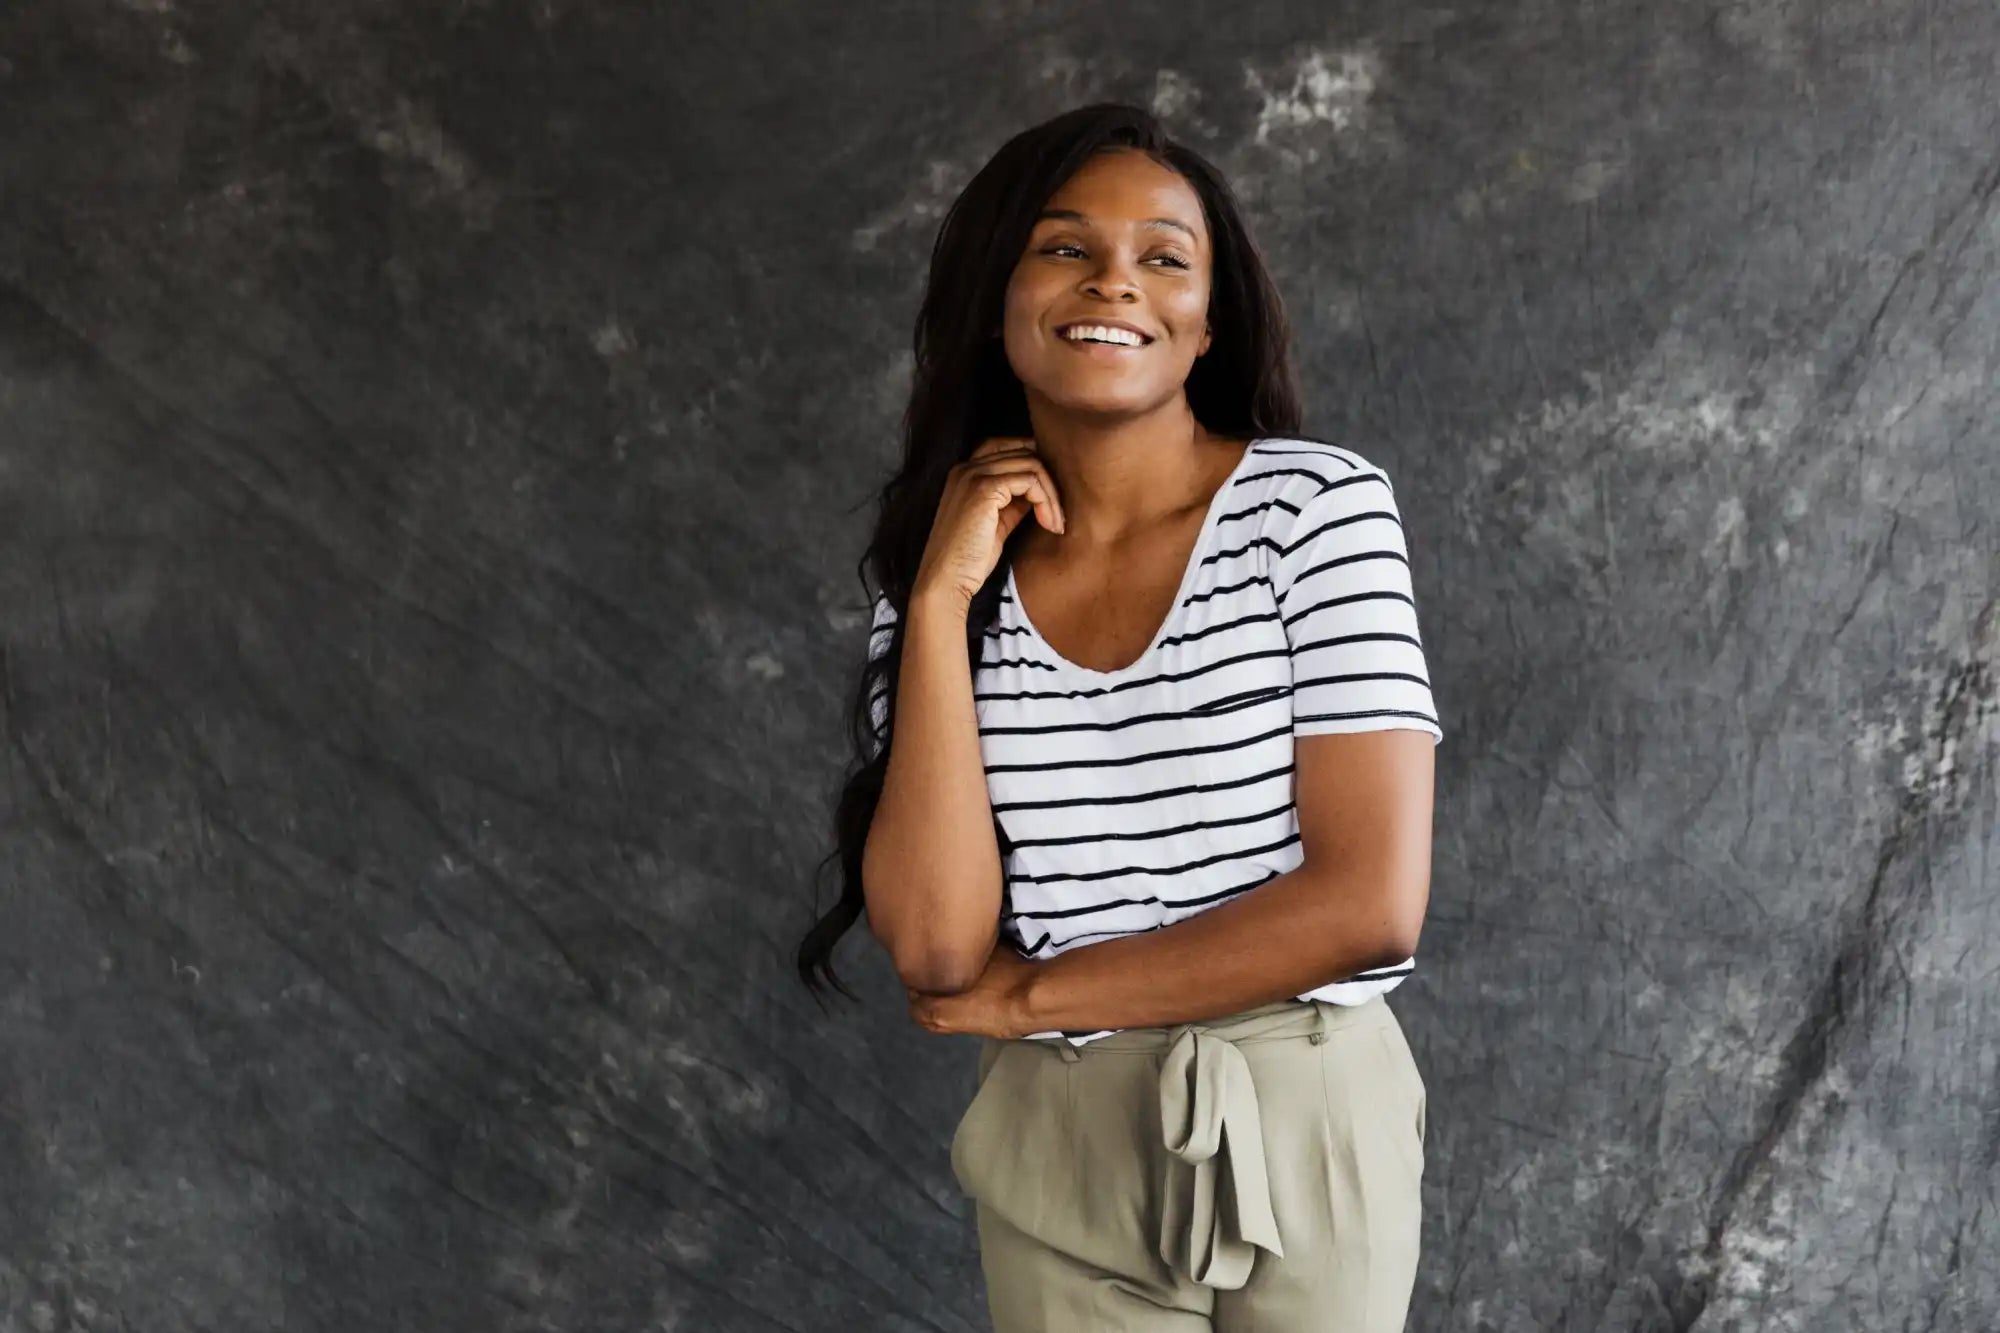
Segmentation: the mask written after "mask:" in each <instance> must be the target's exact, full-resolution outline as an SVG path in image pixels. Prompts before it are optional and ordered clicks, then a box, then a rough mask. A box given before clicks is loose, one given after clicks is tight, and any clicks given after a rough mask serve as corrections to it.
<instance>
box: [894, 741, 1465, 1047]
mask: <svg viewBox="0 0 2000 1333" xmlns="http://www.w3.org/2000/svg"><path fill="white" fill-rule="evenodd" d="M1433 745H1434V740H1433V738H1432V736H1431V734H1430V733H1429V732H1427V731H1421V730H1417V729H1415V728H1395V729H1389V730H1378V731H1360V732H1326V733H1321V734H1314V735H1302V736H1298V737H1296V738H1295V740H1294V742H1293V746H1294V749H1293V763H1294V768H1295V783H1296V787H1295V793H1294V801H1295V803H1296V805H1297V807H1298V820H1299V840H1300V845H1301V849H1302V852H1303V855H1304V860H1303V861H1302V862H1301V863H1300V864H1299V865H1298V866H1297V867H1296V868H1295V869H1293V870H1290V871H1288V872H1286V873H1284V874H1282V875H1278V876H1276V877H1274V878H1272V879H1269V880H1266V881H1265V882H1264V883H1262V884H1260V885H1258V886H1257V887H1256V888H1254V889H1251V890H1249V891H1248V892H1245V893H1243V894H1240V895H1238V896H1237V897H1235V898H1232V899H1230V900H1229V901H1228V902H1225V903H1221V904H1219V905H1217V906H1215V907H1212V908H1209V909H1207V910H1206V911H1203V912H1200V913H1197V914H1196V915H1194V916H1191V917H1188V918H1186V919H1185V920H1181V921H1177V922H1175V923H1174V924H1172V925H1170V926H1162V927H1160V928H1159V929H1157V930H1149V931H1144V932H1141V933H1139V934H1135V935H1123V936H1119V937H1117V938H1115V939H1109V940H1105V941H1104V942H1102V943H1100V944H1093V945H1088V946H1084V947H1080V948H1075V949H1070V950H1068V951H1066V952H1064V953H1061V954H1058V955H1057V956H1056V957H1054V958H1051V959H1049V960H1048V961H1046V962H1040V963H1037V962H1033V961H1031V960H1029V959H1025V958H1023V957H1021V956H1020V955H1019V954H1018V953H1016V952H1015V951H1014V950H1013V949H1012V948H1011V947H1010V946H1008V945H1006V944H1005V943H1004V942H1003V943H1002V944H1000V945H999V946H997V947H996V948H995V949H994V952H993V956H992V958H991V959H990V960H989V962H988V964H987V967H986V971H985V973H984V974H983V975H982V976H981V977H980V979H979V981H978V983H977V984H975V985H974V986H973V987H972V988H971V989H970V990H967V991H963V992H960V993H958V994H956V995H925V994H921V993H917V992H911V993H910V1004H911V1014H912V1017H913V1018H915V1019H916V1021H917V1022H918V1023H920V1024H922V1025H923V1026H924V1027H927V1028H929V1029H931V1030H932V1031H935V1032H961V1033H962V1032H973V1033H979V1034H981V1035H985V1036H996V1037H1021V1036H1026V1035H1027V1034H1029V1033H1031V1032H1046V1031H1052V1030H1064V1031H1089V1032H1094V1031H1097V1030H1099V1029H1102V1028H1124V1027H1168V1026H1172V1025H1174V1024H1176V1023H1186V1022H1199V1021H1201V1020H1203V1019H1208V1018H1217V1017H1221V1016H1223V1015H1225V1014H1232V1013H1235V1012H1237V1011H1239V1010H1242V1009H1248V1008H1251V1007H1253V1006H1256V1005H1259V1004H1267V1003H1269V1002H1271V1001H1273V1000H1279V999H1285V998H1288V997H1291V996H1294V995H1301V994H1304V993H1305V992H1307V991H1310V990H1314V989H1317V988H1318V987H1320V986H1324V985H1326V984H1327V983H1329V982H1333V981H1339V980H1342V979H1344V978H1346V977H1350V976H1353V975H1354V974H1355V973H1357V972H1365V971H1368V970H1370V969H1371V968H1377V967H1385V966H1388V965H1390V964H1393V963H1400V962H1402V961H1403V960H1404V959H1406V958H1409V957H1410V956H1411V955H1413V954H1414V953H1415V952H1416V947H1417V937H1418V935H1419V933H1420V932H1421V930H1422V925H1423V919H1424V911H1425V908H1426V906H1427V905H1428V903H1429V900H1430V864H1431V805H1432V791H1433V785H1434V781H1433V780H1434V772H1435V758H1434V755H1433Z"/></svg>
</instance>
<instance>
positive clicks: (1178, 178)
mask: <svg viewBox="0 0 2000 1333" xmlns="http://www.w3.org/2000/svg"><path fill="white" fill-rule="evenodd" d="M1050 220H1053V221H1058V222H1061V221H1068V222H1082V223H1083V224H1085V225H1089V226H1095V227H1102V228H1105V229H1107V230H1116V231H1124V230H1129V229H1135V228H1141V229H1149V230H1159V231H1163V232H1166V233H1167V234H1169V235H1173V236H1177V237H1179V238H1180V239H1182V240H1197V241H1205V240H1206V239H1207V237H1208V226H1207V222H1206V220H1205V219H1204V218H1203V216H1202V211H1201V196H1200V195H1198V194H1196V193H1195V191H1194V187H1193V186H1192V185H1190V184H1188V182H1187V179H1186V178H1185V177H1184V176H1182V175H1181V174H1180V173H1179V172H1177V171H1174V170H1172V169H1171V168H1168V167H1163V166H1161V165H1160V164H1159V163H1158V162H1155V161H1154V160H1153V159H1152V158H1150V157H1147V156H1146V155H1145V154H1144V153H1139V152H1132V151H1129V150H1127V151H1120V152H1110V153H1100V154H1098V155H1097V156H1095V157H1093V158H1091V159H1090V160H1089V161H1087V162H1085V163H1084V164H1083V165H1082V166H1081V167H1078V168H1077V170H1076V172H1075V174H1073V175H1072V176H1070V178H1069V179H1068V180H1066V181H1064V182H1063V183H1062V184H1061V185H1060V186H1059V187H1057V189H1056V191H1055V193H1053V194H1051V195H1050V196H1049V199H1048V203H1047V204H1045V205H1044V206H1043V208H1042V211H1041V214H1040V217H1039V218H1038V219H1037V221H1038V223H1043V224H1046V222H1047V221H1050ZM1175 224H1178V225H1175Z"/></svg>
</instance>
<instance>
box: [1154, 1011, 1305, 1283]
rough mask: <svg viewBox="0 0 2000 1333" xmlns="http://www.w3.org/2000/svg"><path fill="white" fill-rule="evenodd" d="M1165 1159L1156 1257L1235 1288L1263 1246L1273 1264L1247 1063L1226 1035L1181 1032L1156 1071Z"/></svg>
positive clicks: (1280, 1249) (1278, 1247) (1274, 1232)
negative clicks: (1257, 1251)
mask: <svg viewBox="0 0 2000 1333" xmlns="http://www.w3.org/2000/svg"><path fill="white" fill-rule="evenodd" d="M1160 1133H1161V1135H1162V1136H1163V1137H1164V1138H1165V1140H1166V1145H1167V1150H1168V1152H1169V1153H1171V1154H1172V1155H1171V1156H1170V1157H1169V1158H1168V1159H1167V1181H1166V1197H1165V1200H1164V1205H1165V1206H1164V1209H1163V1211H1162V1213H1161V1217H1160V1240H1159V1251H1160V1258H1161V1259H1162V1260H1164V1261H1165V1262H1166V1263H1168V1264H1171V1265H1172V1266H1173V1267H1175V1268H1177V1269H1179V1270H1180V1271H1181V1272H1183V1273H1185V1274H1187V1275H1188V1277H1190V1278H1192V1279H1193V1280H1194V1281H1196V1282H1200V1283H1204V1284H1206V1285H1208V1286H1211V1287H1217V1288H1221V1289H1223V1290H1228V1291H1233V1290H1236V1289H1237V1288H1240V1287H1241V1286H1242V1285H1243V1284H1244V1282H1245V1281H1247V1280H1248V1279H1249V1277H1250V1268H1251V1265H1252V1263H1253V1261H1254V1260H1255V1259H1256V1257H1257V1253H1256V1247H1258V1246H1262V1247H1263V1248H1264V1249H1266V1250H1269V1251H1270V1252H1271V1253H1272V1254H1274V1255H1276V1256H1278V1257H1279V1258H1283V1257H1284V1253H1285V1249H1284V1246H1283V1245H1282V1244H1280V1243H1279V1241H1278V1220H1277V1218H1276V1217H1275V1216H1273V1215H1272V1212H1271V1181H1270V1177H1269V1175H1268V1174H1267V1173H1266V1168H1265V1164H1264V1127H1263V1121H1262V1119H1261V1117H1260V1116H1259V1114H1258V1110H1257V1089H1256V1088H1255V1086H1253V1085H1252V1083H1251V1081H1250V1065H1249V1063H1248V1062H1247V1061H1246V1060H1244V1058H1243V1052H1242V1051H1240V1050H1238V1049H1237V1048H1236V1046H1235V1044H1234V1043H1233V1042H1231V1041H1229V1040H1228V1039H1227V1038H1225V1037H1222V1036H1218V1035H1217V1034H1216V1033H1213V1032H1209V1031H1206V1030H1204V1029H1202V1028H1201V1027H1198V1026H1191V1027H1187V1028H1184V1029H1182V1030H1181V1032H1180V1033H1179V1034H1178V1035H1177V1036H1175V1038H1174V1040H1173V1044H1172V1045H1170V1046H1169V1047H1168V1048H1167V1054H1166V1060H1165V1062H1164V1063H1163V1064H1162V1066H1161V1068H1160Z"/></svg>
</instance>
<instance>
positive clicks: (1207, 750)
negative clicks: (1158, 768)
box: [986, 727, 1289, 775]
mask: <svg viewBox="0 0 2000 1333" xmlns="http://www.w3.org/2000/svg"><path fill="white" fill-rule="evenodd" d="M1288 731H1289V728H1287V727H1277V728H1274V729H1273V730H1271V731H1265V732H1260V733H1258V734H1257V735H1255V736H1245V737H1244V738H1242V739H1241V740H1232V741H1224V742H1223V743H1222V744H1220V745H1184V746H1181V747H1180V748H1178V749H1174V750H1151V751H1148V752H1147V753H1145V754H1130V755H1121V756H1119V757H1118V758H1115V759H1068V760H1053V761H1051V762H1048V763H1041V764H988V765H987V766H986V772H987V773H988V774H989V775H991V774H994V773H1049V772H1054V771H1055V770H1057V769H1062V768H1130V767H1131V766H1132V765H1134V764H1150V763H1155V762H1157V761H1158V760H1161V759H1181V758H1185V757H1186V756H1188V755H1191V754H1222V753H1225V752H1227V751H1230V750H1236V749H1241V748H1242V747H1243V746H1245V745H1250V744H1254V743H1255V742H1257V741H1261V740H1267V739H1269V738H1270V737H1272V736H1283V735H1285V734H1287V732H1288Z"/></svg>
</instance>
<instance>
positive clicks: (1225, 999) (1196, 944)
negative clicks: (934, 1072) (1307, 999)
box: [1021, 865, 1413, 1032]
mask: <svg viewBox="0 0 2000 1333" xmlns="http://www.w3.org/2000/svg"><path fill="white" fill-rule="evenodd" d="M1395 901H1396V899H1395V897H1394V896H1393V895H1391V894H1388V893H1385V892H1384V891H1383V887H1382V885H1381V884H1380V883H1379V877H1378V876H1376V875H1374V874H1372V873H1365V872H1361V871H1349V872H1327V871H1323V870H1318V869H1316V868H1312V867H1309V866H1306V865H1302V866H1300V867H1299V868H1298V869H1296V870H1292V871H1290V872H1288V873H1286V874H1283V875H1279V876H1278V877H1277V878H1275V879H1271V880H1268V881H1266V882H1265V883H1263V884H1260V885H1258V886H1257V887H1256V888H1254V889H1251V890H1250V891H1248V892H1247V893H1244V894H1242V895H1240V896H1238V897H1236V898H1232V899H1231V900H1230V901H1228V902H1226V903H1222V904H1220V905H1219V906H1216V907H1212V908H1209V909H1207V910H1206V911H1203V912H1200V913H1198V914H1197V915H1195V916H1192V917H1188V918H1187V919H1185V920H1182V921H1177V922H1175V923H1174V924H1172V925H1170V926H1162V927H1161V928H1159V929H1158V930H1149V931H1142V932H1140V933H1138V934H1134V935H1122V936H1119V937H1117V938H1115V939H1109V940H1105V941H1104V942H1103V943H1101V944H1093V945H1088V946H1083V947H1079V948H1075V949H1071V950H1069V951H1068V952H1066V953H1061V954H1058V955H1056V956H1055V957H1054V958H1051V959H1049V960H1048V961H1047V962H1045V963H1041V964H1038V965H1037V966H1036V968H1035V970H1034V972H1033V974H1032V976H1031V978H1030V979H1029V980H1028V982H1027V984H1026V985H1025V986H1024V987H1023V990H1022V1000H1021V1003H1022V1005H1023V1007H1024V1008H1025V1009H1026V1011H1027V1012H1026V1014H1025V1015H1024V1019H1025V1022H1026V1025H1027V1027H1028V1030H1029V1031H1033V1032H1046V1031H1051V1030H1062V1031H1079V1030H1081V1031H1096V1030H1098V1029H1100V1028H1125V1027H1169V1026H1172V1025H1173V1024H1176V1023H1187V1022H1198V1021H1200V1020H1203V1019H1208V1018H1219V1017H1221V1016H1223V1015H1225V1014H1232V1013H1235V1012H1237V1011H1239V1010H1242V1009H1248V1008H1252V1007H1254V1006H1256V1005H1260V1004H1268V1003H1269V1002H1271V1001H1273V1000H1280V999H1286V998H1289V997H1291V996H1295V995H1301V994H1304V993H1305V992H1307V991H1310V990H1314V989H1316V988H1318V987H1320V986H1324V985H1326V984H1328V983H1329V982H1334V981H1339V980H1341V979H1343V978H1345V977H1350V976H1353V975H1354V974H1355V973H1357V972H1365V971H1368V970H1369V969H1371V968H1376V967H1385V966H1388V965H1389V964H1392V963H1399V962H1401V961H1403V960H1404V959H1405V958H1408V957H1409V956H1410V954H1411V953H1412V952H1413V941H1412V940H1411V939H1410V938H1409V937H1408V935H1407V934H1406V933H1405V929H1404V927H1403V926H1402V924H1401V917H1400V916H1399V914H1398V912H1397V911H1396V910H1395V909H1394V906H1393V904H1394V902H1395Z"/></svg>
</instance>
